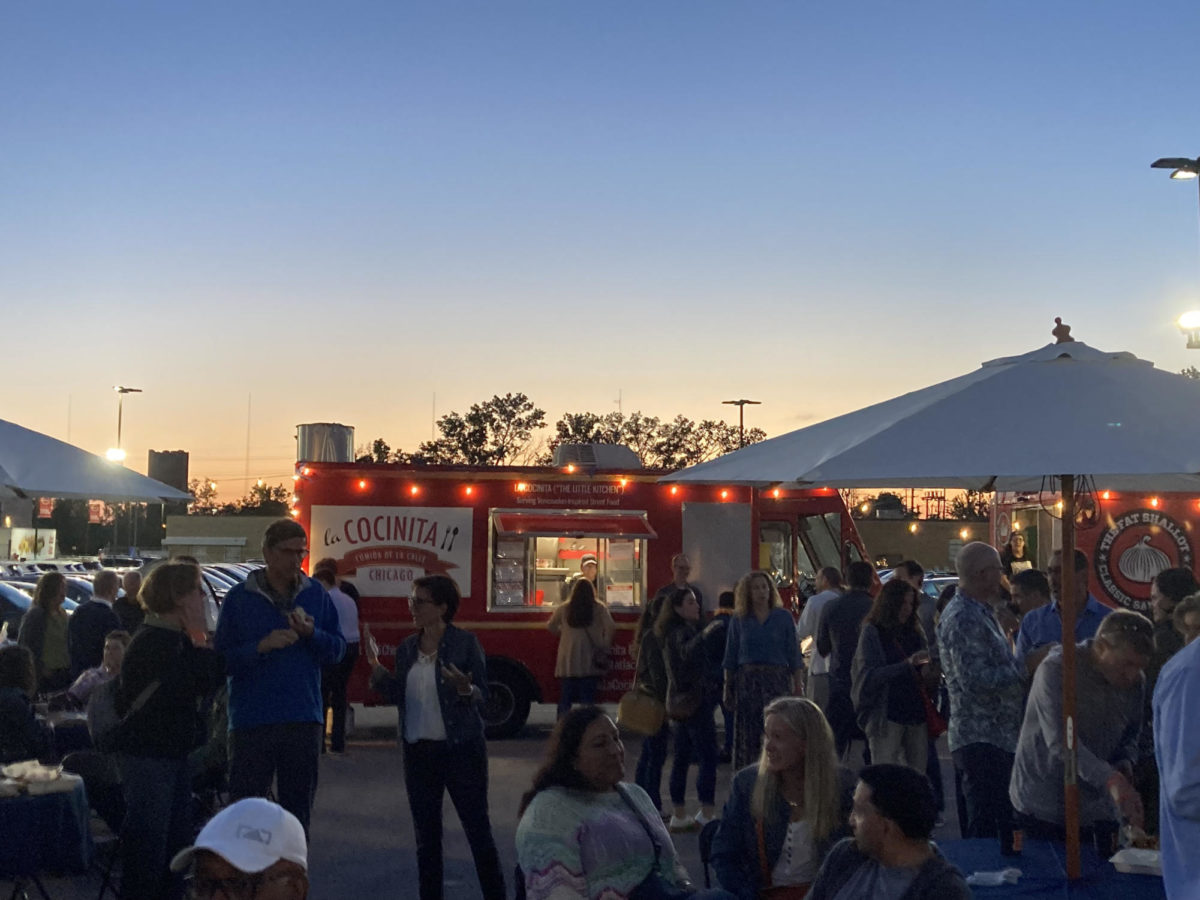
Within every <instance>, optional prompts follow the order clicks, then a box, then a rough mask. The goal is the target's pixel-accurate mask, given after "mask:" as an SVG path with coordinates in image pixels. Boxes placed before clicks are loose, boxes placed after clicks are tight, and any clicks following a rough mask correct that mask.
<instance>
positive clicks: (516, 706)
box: [483, 664, 530, 738]
mask: <svg viewBox="0 0 1200 900" xmlns="http://www.w3.org/2000/svg"><path fill="white" fill-rule="evenodd" d="M529 704H530V696H529V690H528V687H527V686H526V684H525V679H524V678H523V677H522V676H521V675H520V674H519V673H517V672H515V671H512V669H511V668H510V667H508V666H496V665H493V664H489V665H488V700H487V703H486V704H484V707H483V724H484V733H485V734H486V735H487V736H488V737H489V738H509V737H514V736H515V735H516V734H517V732H519V731H520V730H521V729H522V728H523V727H524V726H525V720H526V719H528V718H529Z"/></svg>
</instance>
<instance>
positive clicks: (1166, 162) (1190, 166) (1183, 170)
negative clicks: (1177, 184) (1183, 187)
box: [1150, 156, 1200, 202]
mask: <svg viewBox="0 0 1200 900" xmlns="http://www.w3.org/2000/svg"><path fill="white" fill-rule="evenodd" d="M1150 168H1152V169H1171V170H1172V171H1171V178H1172V180H1174V181H1195V182H1196V187H1197V192H1196V199H1197V201H1198V202H1200V157H1196V158H1195V159H1188V158H1187V157H1185V156H1164V157H1163V158H1162V159H1156V160H1155V161H1154V162H1152V163H1150Z"/></svg>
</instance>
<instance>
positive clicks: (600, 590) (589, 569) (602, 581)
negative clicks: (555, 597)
mask: <svg viewBox="0 0 1200 900" xmlns="http://www.w3.org/2000/svg"><path fill="white" fill-rule="evenodd" d="M599 574H600V564H599V563H598V562H597V560H596V554H595V553H585V554H583V556H581V557H579V571H578V572H576V573H575V574H574V575H571V576H570V577H569V578H567V580H566V581H565V582H563V586H562V598H561V599H563V600H566V599H567V597H569V596H570V595H571V588H573V587H574V586H575V582H576V581H578V580H579V579H580V578H582V579H584V580H585V581H590V582H591V583H592V587H593V588H594V589H595V592H596V599H597V600H599V601H600V602H601V603H604V602H605V598H604V588H605V587H606V586H607V583H608V581H609V579H608V578H607V577H606V578H600V577H599Z"/></svg>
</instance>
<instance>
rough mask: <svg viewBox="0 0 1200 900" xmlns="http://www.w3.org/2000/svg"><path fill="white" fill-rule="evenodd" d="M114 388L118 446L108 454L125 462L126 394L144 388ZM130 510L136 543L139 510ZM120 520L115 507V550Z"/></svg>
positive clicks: (132, 532) (133, 536) (134, 392)
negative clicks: (123, 442) (122, 427)
mask: <svg viewBox="0 0 1200 900" xmlns="http://www.w3.org/2000/svg"><path fill="white" fill-rule="evenodd" d="M113 390H114V391H116V392H117V446H116V447H113V448H112V449H110V450H109V451H108V453H107V454H106V455H107V456H108V458H109V459H110V460H112V461H113V462H116V463H124V462H125V451H124V450H123V449H122V448H121V425H122V420H123V419H124V413H125V395H126V394H140V393H141V392H142V389H141V388H135V387H125V386H124V385H120V384H115V385H113ZM130 512H131V513H132V518H131V521H130V529H131V530H130V534H131V535H132V538H131V540H132V542H133V543H135V544H136V543H137V510H136V509H135V508H133V507H132V506H131V507H130ZM119 520H120V516H118V515H117V512H116V510H115V509H114V510H113V549H114V550H115V549H117V523H118V521H119Z"/></svg>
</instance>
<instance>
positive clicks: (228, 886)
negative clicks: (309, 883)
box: [186, 872, 292, 900]
mask: <svg viewBox="0 0 1200 900" xmlns="http://www.w3.org/2000/svg"><path fill="white" fill-rule="evenodd" d="M291 877H292V876H291V875H290V874H289V873H287V872H275V873H267V872H259V873H258V874H257V875H239V876H237V877H235V878H196V877H194V876H193V877H191V878H188V879H187V881H186V884H187V896H188V900H217V898H220V900H254V898H255V897H257V896H258V892H259V891H260V890H262V887H263V885H265V884H267V883H268V882H271V881H279V880H280V879H283V878H291Z"/></svg>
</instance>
